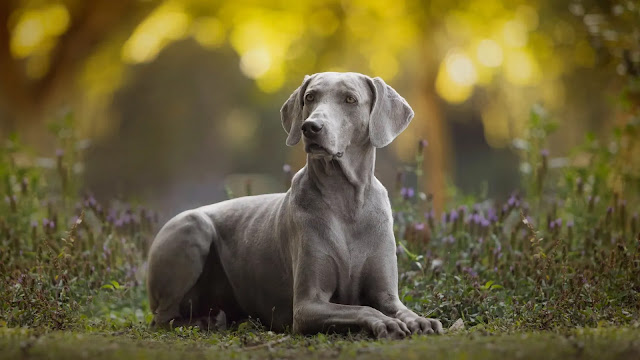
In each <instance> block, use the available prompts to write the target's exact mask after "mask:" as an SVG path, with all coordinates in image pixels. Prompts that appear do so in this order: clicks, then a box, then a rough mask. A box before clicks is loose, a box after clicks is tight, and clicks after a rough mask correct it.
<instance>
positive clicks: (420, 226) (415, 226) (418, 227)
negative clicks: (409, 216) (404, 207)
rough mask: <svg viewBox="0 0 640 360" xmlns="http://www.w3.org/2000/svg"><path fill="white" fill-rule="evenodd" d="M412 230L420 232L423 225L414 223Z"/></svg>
mask: <svg viewBox="0 0 640 360" xmlns="http://www.w3.org/2000/svg"><path fill="white" fill-rule="evenodd" d="M414 228H415V229H416V230H417V231H422V230H424V223H416V224H415V225H414Z"/></svg>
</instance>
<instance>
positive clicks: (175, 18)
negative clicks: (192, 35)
mask: <svg viewBox="0 0 640 360" xmlns="http://www.w3.org/2000/svg"><path fill="white" fill-rule="evenodd" d="M189 23H190V17H189V15H187V14H186V13H185V12H184V10H183V9H182V7H181V6H179V5H177V4H174V3H166V4H164V5H161V6H160V7H158V8H157V9H156V10H154V11H153V12H152V13H151V15H149V17H147V18H146V19H145V20H144V21H143V22H142V23H141V24H140V25H138V27H137V28H136V29H135V30H134V32H133V34H132V35H131V37H130V38H129V39H128V40H127V41H126V42H125V44H124V46H123V47H122V54H121V56H122V59H123V60H124V61H125V62H128V63H143V62H149V61H151V60H153V59H155V58H156V56H158V53H159V52H160V50H162V49H163V48H164V47H165V46H166V45H167V44H169V43H170V42H172V41H175V40H177V39H180V38H182V37H184V36H185V35H186V33H187V30H188V27H189Z"/></svg>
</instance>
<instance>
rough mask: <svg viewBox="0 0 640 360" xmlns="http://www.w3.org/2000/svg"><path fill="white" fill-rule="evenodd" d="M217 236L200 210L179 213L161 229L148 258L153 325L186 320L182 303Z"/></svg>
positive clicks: (148, 279) (196, 279)
mask: <svg viewBox="0 0 640 360" xmlns="http://www.w3.org/2000/svg"><path fill="white" fill-rule="evenodd" d="M214 236H215V229H214V227H213V224H212V222H211V220H210V219H209V218H207V217H206V216H205V215H204V214H202V213H200V212H198V211H197V210H192V211H186V212H183V213H181V214H179V215H177V216H176V217H174V218H173V219H171V220H169V222H167V224H166V225H165V226H164V227H163V228H162V229H161V230H160V232H159V233H158V235H157V236H156V238H155V239H154V241H153V244H152V245H151V249H150V250H149V261H148V263H149V272H148V277H147V289H148V294H149V305H150V308H151V311H152V313H153V321H152V326H157V327H165V326H167V325H168V324H169V322H170V321H171V320H176V321H180V320H184V316H182V315H183V314H181V312H180V307H181V302H182V301H183V299H184V298H185V296H186V295H187V294H188V293H191V292H192V289H193V288H194V286H195V285H196V282H197V281H198V279H199V278H200V276H201V274H202V273H203V271H204V267H205V264H206V263H207V257H208V255H209V251H210V248H211V245H212V241H213V238H214ZM213 315H214V316H215V315H216V314H213Z"/></svg>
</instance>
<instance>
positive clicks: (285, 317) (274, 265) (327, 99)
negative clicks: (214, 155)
mask: <svg viewBox="0 0 640 360" xmlns="http://www.w3.org/2000/svg"><path fill="white" fill-rule="evenodd" d="M281 117H282V125H283V126H284V129H285V130H286V131H287V133H288V137H287V145H289V146H293V145H296V144H297V143H298V142H299V141H300V139H301V138H303V139H304V148H305V151H306V152H307V164H306V166H305V167H304V168H302V170H300V171H299V172H298V173H297V174H296V175H295V176H294V177H293V180H292V183H291V188H290V189H289V191H287V192H286V193H284V194H269V195H258V196H247V197H241V198H237V199H232V200H227V201H223V202H220V203H217V204H213V205H208V206H204V207H201V208H198V209H194V210H190V211H186V212H183V213H181V214H179V215H177V216H176V217H174V218H173V219H171V220H170V221H169V222H168V223H167V224H166V225H165V226H164V227H163V228H162V229H161V230H160V232H159V233H158V235H157V236H156V238H155V240H154V242H153V244H152V245H151V250H150V252H149V276H148V290H149V303H150V305H151V311H152V312H153V315H154V320H153V323H152V324H153V325H155V326H168V324H169V323H170V322H173V326H177V325H184V324H197V325H200V326H204V327H205V328H208V325H207V324H208V322H209V321H210V319H211V317H212V316H213V317H214V318H216V315H218V316H217V318H218V320H220V318H222V319H223V321H224V322H226V321H236V320H241V319H245V318H247V317H249V316H251V317H254V318H258V319H260V320H261V321H262V323H263V324H264V325H265V326H267V327H269V328H271V329H274V330H278V331H282V330H285V329H286V328H287V327H292V330H293V332H295V333H302V334H313V333H318V332H326V331H340V332H343V331H348V330H358V329H366V330H368V331H370V332H371V333H373V335H374V336H376V337H378V338H403V337H405V336H408V335H410V334H431V333H442V324H441V323H440V322H439V321H438V320H435V319H426V318H423V317H420V316H418V315H416V314H415V313H414V312H412V311H411V310H409V309H407V307H406V306H404V304H402V302H400V299H399V297H398V269H397V259H396V246H395V240H394V235H393V219H392V217H391V206H390V203H389V197H388V195H387V190H386V189H385V188H384V186H383V185H382V184H381V183H380V181H378V179H376V177H375V176H374V174H373V173H374V165H375V156H376V148H380V147H383V146H386V145H388V144H389V143H391V141H392V140H393V139H394V138H395V137H396V136H397V135H398V134H399V133H400V132H402V131H403V130H404V129H405V128H406V127H407V125H409V122H410V121H411V119H412V118H413V110H412V109H411V107H409V105H408V104H407V102H406V101H405V100H404V99H403V98H402V97H401V96H400V95H398V93H396V91H395V90H393V89H392V88H391V87H390V86H388V85H387V84H385V82H384V81H383V80H382V79H380V78H374V79H372V78H370V77H368V76H365V75H361V74H357V73H319V74H315V75H312V76H306V77H305V79H304V82H303V83H302V85H301V86H300V87H299V88H298V89H296V91H294V92H293V94H291V96H290V97H289V99H288V100H287V102H286V103H285V104H284V105H283V106H282V109H281ZM219 314H220V315H224V316H222V317H221V316H220V315H219ZM209 324H210V323H209ZM209 326H210V325H209Z"/></svg>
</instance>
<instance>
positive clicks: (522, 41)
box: [502, 20, 529, 48]
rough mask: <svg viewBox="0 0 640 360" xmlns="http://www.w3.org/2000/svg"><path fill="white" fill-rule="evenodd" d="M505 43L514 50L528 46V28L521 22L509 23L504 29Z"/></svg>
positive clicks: (513, 21)
mask: <svg viewBox="0 0 640 360" xmlns="http://www.w3.org/2000/svg"><path fill="white" fill-rule="evenodd" d="M502 34H503V36H504V43H505V44H506V45H508V46H511V47H514V48H521V47H524V46H526V45H527V41H528V40H529V39H528V38H529V34H528V32H527V26H526V25H525V24H524V23H523V22H522V21H519V20H511V21H507V22H506V23H505V24H504V27H503V28H502Z"/></svg>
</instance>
